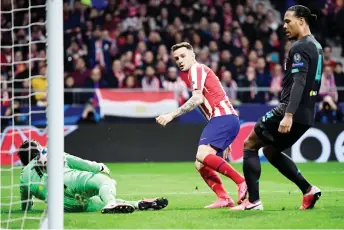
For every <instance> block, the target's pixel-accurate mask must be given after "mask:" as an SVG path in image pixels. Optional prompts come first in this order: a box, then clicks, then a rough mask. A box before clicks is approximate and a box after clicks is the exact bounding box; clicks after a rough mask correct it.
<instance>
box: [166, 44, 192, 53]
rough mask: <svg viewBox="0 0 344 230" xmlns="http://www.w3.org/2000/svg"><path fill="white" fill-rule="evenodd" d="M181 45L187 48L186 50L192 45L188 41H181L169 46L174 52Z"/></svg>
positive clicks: (190, 48)
mask: <svg viewBox="0 0 344 230" xmlns="http://www.w3.org/2000/svg"><path fill="white" fill-rule="evenodd" d="M183 47H185V48H187V49H188V50H193V48H192V45H190V43H188V42H181V43H178V44H175V45H173V46H172V47H171V50H172V52H174V51H176V50H177V49H180V48H183Z"/></svg>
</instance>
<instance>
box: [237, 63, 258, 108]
mask: <svg viewBox="0 0 344 230" xmlns="http://www.w3.org/2000/svg"><path fill="white" fill-rule="evenodd" d="M242 87H245V88H246V91H245V92H242V93H240V94H241V97H240V101H241V102H243V103H253V102H255V101H256V96H257V93H258V91H257V83H256V70H255V69H254V68H253V67H252V66H249V67H247V70H246V78H245V80H244V81H243V84H242Z"/></svg>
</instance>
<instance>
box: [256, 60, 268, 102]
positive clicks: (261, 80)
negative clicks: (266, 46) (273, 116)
mask: <svg viewBox="0 0 344 230" xmlns="http://www.w3.org/2000/svg"><path fill="white" fill-rule="evenodd" d="M270 83H271V75H270V72H269V71H268V69H267V67H266V62H265V59H264V57H260V58H258V60H257V65H256V84H257V86H258V87H270ZM268 99H269V94H268V92H266V91H265V92H259V93H258V95H257V96H256V102H260V103H265V102H267V101H268Z"/></svg>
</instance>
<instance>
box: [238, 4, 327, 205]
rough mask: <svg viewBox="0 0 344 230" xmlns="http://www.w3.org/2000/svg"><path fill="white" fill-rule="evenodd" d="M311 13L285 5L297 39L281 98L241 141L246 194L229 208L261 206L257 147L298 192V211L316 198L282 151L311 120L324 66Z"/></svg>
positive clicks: (288, 30) (290, 32)
mask: <svg viewBox="0 0 344 230" xmlns="http://www.w3.org/2000/svg"><path fill="white" fill-rule="evenodd" d="M315 19H316V15H313V14H311V12H310V10H309V9H308V8H307V7H305V6H301V5H296V6H292V7H290V8H289V9H288V10H287V12H286V13H285V16H284V26H283V28H284V30H285V33H286V36H287V37H288V39H292V40H297V41H296V42H295V43H294V44H293V45H292V47H291V49H290V51H289V55H288V60H287V63H286V65H285V76H284V78H283V82H282V87H283V88H282V93H281V99H280V102H279V104H278V106H277V107H276V108H274V109H272V110H271V111H270V112H268V113H267V114H266V115H264V116H263V117H262V118H261V119H260V120H259V121H258V122H257V123H256V125H255V128H254V130H253V131H252V133H251V134H250V136H249V137H248V138H247V140H246V141H245V143H244V164H243V171H244V175H245V180H246V184H247V187H248V193H249V198H248V200H246V201H245V202H244V203H242V204H241V205H239V206H237V207H234V208H232V210H254V209H259V210H262V209H263V204H262V203H261V201H260V197H259V178H260V173H261V168H260V162H259V158H258V150H259V149H260V148H261V147H263V152H264V154H265V156H266V158H267V159H268V160H269V162H270V163H271V164H272V165H273V166H274V167H275V168H277V169H278V170H279V171H280V173H282V174H283V175H284V176H285V177H287V178H288V179H289V180H291V181H292V182H294V183H295V184H296V185H297V186H298V187H299V188H300V190H301V191H302V193H303V201H302V205H301V207H300V209H311V208H313V207H314V204H315V202H316V201H317V200H318V199H319V197H320V196H321V192H320V189H319V188H317V187H316V186H312V185H311V184H310V183H309V182H308V181H307V180H306V179H305V178H304V177H303V176H302V174H301V173H300V171H299V170H298V168H297V167H296V165H295V163H294V162H293V161H292V160H291V159H290V158H289V157H288V156H287V155H285V154H284V153H282V151H284V150H285V149H287V148H289V147H291V146H292V145H293V144H294V143H295V142H296V141H297V140H298V139H299V138H300V137H301V136H302V135H303V134H304V133H305V132H306V131H307V130H308V129H309V128H310V127H311V126H312V124H313V122H314V112H315V102H316V96H317V94H318V91H319V88H320V84H321V75H322V69H323V51H322V47H321V45H320V44H319V43H318V42H317V41H316V40H315V38H314V37H313V36H312V34H311V32H310V28H309V24H310V22H311V21H313V20H314V21H315Z"/></svg>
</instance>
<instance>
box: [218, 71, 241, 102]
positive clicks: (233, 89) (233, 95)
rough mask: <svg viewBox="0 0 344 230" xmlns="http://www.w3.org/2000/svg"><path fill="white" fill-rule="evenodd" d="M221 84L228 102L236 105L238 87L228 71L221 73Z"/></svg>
mask: <svg viewBox="0 0 344 230" xmlns="http://www.w3.org/2000/svg"><path fill="white" fill-rule="evenodd" d="M221 84H222V86H223V87H224V89H225V91H226V93H227V95H228V97H229V100H230V101H231V102H232V103H233V104H238V103H239V102H238V100H237V93H238V92H237V91H238V85H237V83H236V82H235V81H234V80H233V78H232V73H231V72H230V71H228V70H227V71H224V72H223V73H222V78H221Z"/></svg>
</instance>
